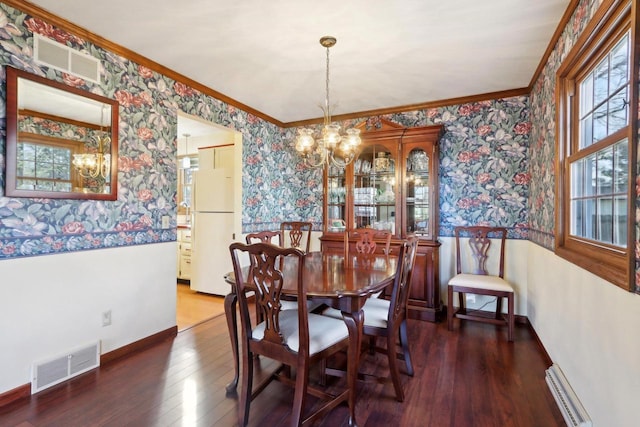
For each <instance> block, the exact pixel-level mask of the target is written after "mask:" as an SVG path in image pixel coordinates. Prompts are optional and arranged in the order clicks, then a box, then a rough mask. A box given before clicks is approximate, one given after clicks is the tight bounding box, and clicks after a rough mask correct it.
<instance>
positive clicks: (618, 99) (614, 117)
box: [608, 87, 629, 135]
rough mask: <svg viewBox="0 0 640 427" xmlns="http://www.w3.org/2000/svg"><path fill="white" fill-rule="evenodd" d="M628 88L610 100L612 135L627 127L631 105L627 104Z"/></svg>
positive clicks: (609, 133) (610, 130)
mask: <svg viewBox="0 0 640 427" xmlns="http://www.w3.org/2000/svg"><path fill="white" fill-rule="evenodd" d="M627 99H629V98H628V97H627V88H626V87H625V88H623V89H622V90H621V91H620V92H618V93H616V94H615V95H614V96H613V97H612V98H611V99H610V100H609V132H608V135H611V134H612V133H614V132H615V131H617V130H619V129H622V128H623V127H625V126H627V124H628V123H627V116H628V113H627V112H628V110H629V103H628V102H627Z"/></svg>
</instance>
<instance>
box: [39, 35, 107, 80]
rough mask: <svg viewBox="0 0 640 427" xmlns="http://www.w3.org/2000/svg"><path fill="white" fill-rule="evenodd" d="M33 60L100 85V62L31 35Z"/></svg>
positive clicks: (51, 41)
mask: <svg viewBox="0 0 640 427" xmlns="http://www.w3.org/2000/svg"><path fill="white" fill-rule="evenodd" d="M33 51H34V57H35V60H36V61H37V62H38V63H40V64H44V65H48V66H49V67H52V68H55V69H56V70H59V71H64V72H65V73H69V74H73V75H74V76H78V77H81V78H83V79H85V80H89V81H92V82H94V83H100V61H99V60H98V58H94V57H93V56H91V55H87V54H85V53H82V52H79V51H77V50H74V49H71V48H70V47H69V46H65V45H63V44H60V43H58V42H55V41H53V40H51V39H48V38H46V37H43V36H41V35H40V34H34V35H33Z"/></svg>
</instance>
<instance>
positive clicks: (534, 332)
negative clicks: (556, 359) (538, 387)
mask: <svg viewBox="0 0 640 427" xmlns="http://www.w3.org/2000/svg"><path fill="white" fill-rule="evenodd" d="M527 323H528V325H529V330H530V331H531V333H532V334H533V338H534V339H535V340H536V342H537V343H538V347H540V349H542V353H543V356H544V359H545V361H546V362H547V367H549V366H551V365H553V360H552V359H551V356H549V353H547V349H546V348H544V345H543V344H542V341H541V340H540V337H539V336H538V334H537V333H536V330H535V329H534V328H533V325H531V323H529V319H528V318H527Z"/></svg>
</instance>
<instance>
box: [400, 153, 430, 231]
mask: <svg viewBox="0 0 640 427" xmlns="http://www.w3.org/2000/svg"><path fill="white" fill-rule="evenodd" d="M405 162H406V169H407V170H406V171H405V177H406V183H405V184H406V209H405V212H406V215H405V218H406V221H407V223H406V224H405V226H406V230H407V233H415V234H416V235H420V236H429V235H430V234H431V232H432V230H429V223H430V221H429V220H430V216H429V215H430V211H429V208H430V206H429V201H430V194H429V187H430V185H431V183H430V177H429V166H430V165H429V156H428V155H427V153H426V152H425V151H424V150H422V149H419V148H415V149H413V150H411V151H410V152H409V154H408V155H407V158H406V159H405Z"/></svg>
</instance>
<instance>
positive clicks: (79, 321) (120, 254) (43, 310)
mask: <svg viewBox="0 0 640 427" xmlns="http://www.w3.org/2000/svg"><path fill="white" fill-rule="evenodd" d="M0 277H2V280H1V282H0V283H1V284H0V343H2V344H1V345H2V351H0V394H1V393H4V392H6V391H9V390H12V389H14V388H16V387H19V386H22V385H24V384H28V383H29V382H30V381H31V379H30V376H31V365H32V363H34V362H39V361H42V360H46V359H49V358H51V357H56V356H60V355H62V354H64V353H65V352H66V351H68V350H71V349H75V348H77V347H78V346H81V345H85V344H88V343H91V342H95V341H96V340H100V341H101V342H102V350H101V353H103V354H104V353H107V352H110V351H112V350H115V349H117V348H120V347H122V346H125V345H127V344H130V343H132V342H135V341H137V340H140V339H142V338H145V337H148V336H150V335H152V334H155V333H157V332H160V331H163V330H166V329H168V328H171V327H172V326H175V325H176V243H175V242H168V243H159V244H153V245H140V246H129V247H124V248H113V249H100V250H94V251H82V252H73V253H69V254H62V255H50V256H38V257H30V258H20V259H15V260H2V261H0ZM107 310H111V317H112V324H111V325H110V326H106V327H103V326H102V313H103V312H104V311H107Z"/></svg>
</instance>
